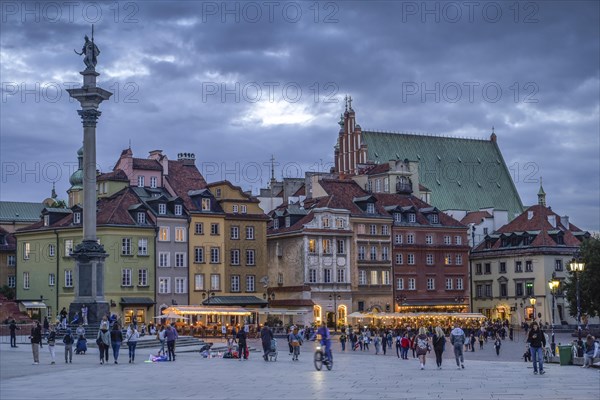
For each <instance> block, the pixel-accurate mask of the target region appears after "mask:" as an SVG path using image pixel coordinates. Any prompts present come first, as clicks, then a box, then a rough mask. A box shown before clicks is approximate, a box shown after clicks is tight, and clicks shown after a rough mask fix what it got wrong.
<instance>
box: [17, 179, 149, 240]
mask: <svg viewBox="0 0 600 400" xmlns="http://www.w3.org/2000/svg"><path fill="white" fill-rule="evenodd" d="M138 203H141V200H140V199H139V198H138V197H137V195H136V194H135V193H134V191H133V189H131V188H129V187H126V188H123V189H121V190H120V191H118V192H117V193H115V194H113V195H112V196H109V197H104V198H101V199H98V203H97V210H98V213H97V215H96V224H97V225H98V226H101V225H136V221H135V220H134V219H133V218H132V216H131V214H130V213H129V207H130V206H132V205H134V204H138ZM72 226H74V225H73V214H72V213H71V214H68V215H66V216H65V217H64V218H61V219H60V220H58V221H56V222H55V223H54V224H52V225H50V226H44V221H38V222H36V223H35V224H32V225H29V226H27V227H25V228H22V229H19V231H30V230H35V229H41V228H45V229H54V228H67V227H72ZM78 226H81V225H78Z"/></svg>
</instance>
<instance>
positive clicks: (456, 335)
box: [450, 323, 465, 369]
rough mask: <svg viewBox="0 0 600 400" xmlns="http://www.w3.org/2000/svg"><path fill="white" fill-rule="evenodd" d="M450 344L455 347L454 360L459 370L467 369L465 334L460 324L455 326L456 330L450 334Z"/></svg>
mask: <svg viewBox="0 0 600 400" xmlns="http://www.w3.org/2000/svg"><path fill="white" fill-rule="evenodd" d="M450 343H452V346H454V358H455V359H456V365H457V367H458V369H461V368H462V369H464V368H465V358H464V356H463V346H464V344H465V332H464V331H463V330H462V329H461V328H460V326H459V325H458V323H455V324H454V329H452V332H450Z"/></svg>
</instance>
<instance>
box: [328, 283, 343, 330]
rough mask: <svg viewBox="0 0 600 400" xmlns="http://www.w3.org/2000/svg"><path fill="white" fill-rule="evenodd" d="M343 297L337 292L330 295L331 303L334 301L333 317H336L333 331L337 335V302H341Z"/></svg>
mask: <svg viewBox="0 0 600 400" xmlns="http://www.w3.org/2000/svg"><path fill="white" fill-rule="evenodd" d="M341 299H342V296H340V295H339V294H338V293H337V292H336V291H335V290H334V291H333V293H329V301H331V300H333V315H334V320H333V323H334V326H333V330H334V332H336V333H337V325H338V310H337V301H338V300H341Z"/></svg>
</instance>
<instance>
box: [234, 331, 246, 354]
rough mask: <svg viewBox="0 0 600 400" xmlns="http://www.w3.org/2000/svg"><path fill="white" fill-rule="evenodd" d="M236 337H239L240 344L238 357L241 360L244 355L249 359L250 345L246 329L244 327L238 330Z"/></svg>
mask: <svg viewBox="0 0 600 400" xmlns="http://www.w3.org/2000/svg"><path fill="white" fill-rule="evenodd" d="M235 336H236V337H235V339H237V344H238V359H239V360H240V361H242V357H244V360H247V359H248V345H247V342H246V339H247V335H246V331H245V330H243V329H240V330H238V332H237V333H236V335H235Z"/></svg>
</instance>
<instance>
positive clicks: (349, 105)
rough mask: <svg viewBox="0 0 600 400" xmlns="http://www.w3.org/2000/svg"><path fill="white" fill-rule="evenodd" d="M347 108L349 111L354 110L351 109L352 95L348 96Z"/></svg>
mask: <svg viewBox="0 0 600 400" xmlns="http://www.w3.org/2000/svg"><path fill="white" fill-rule="evenodd" d="M348 109H349V110H350V111H354V110H352V96H348Z"/></svg>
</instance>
